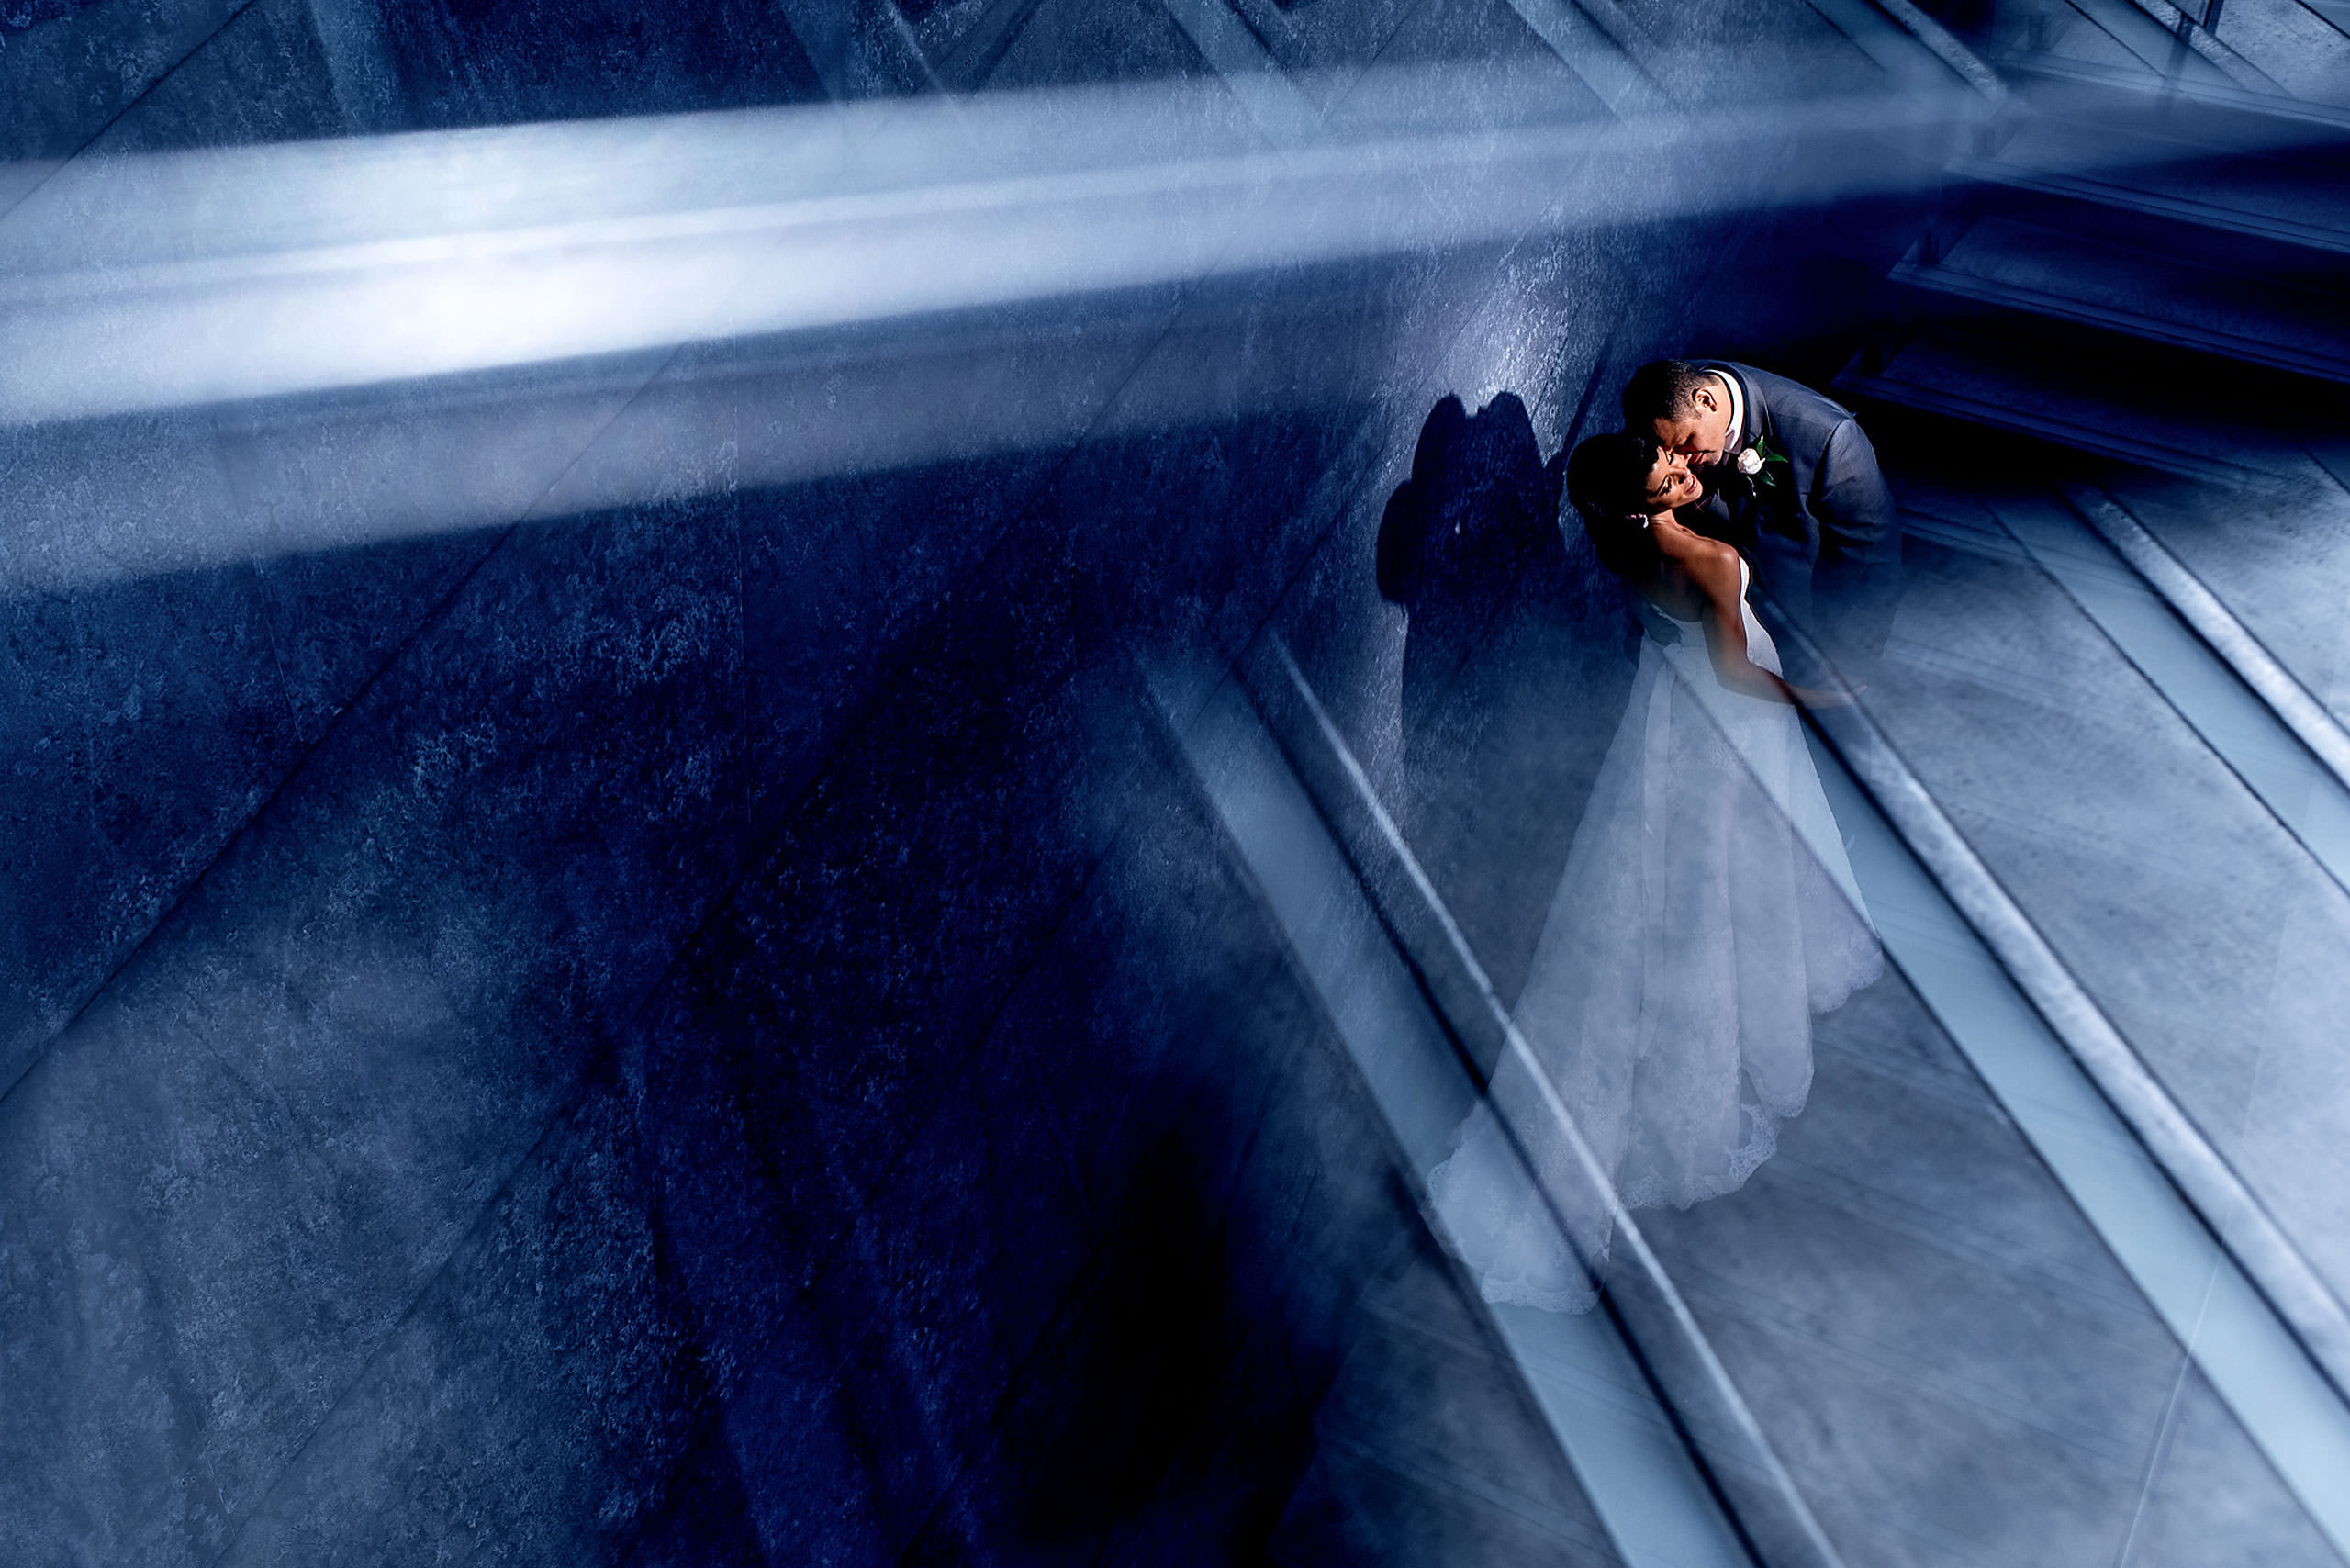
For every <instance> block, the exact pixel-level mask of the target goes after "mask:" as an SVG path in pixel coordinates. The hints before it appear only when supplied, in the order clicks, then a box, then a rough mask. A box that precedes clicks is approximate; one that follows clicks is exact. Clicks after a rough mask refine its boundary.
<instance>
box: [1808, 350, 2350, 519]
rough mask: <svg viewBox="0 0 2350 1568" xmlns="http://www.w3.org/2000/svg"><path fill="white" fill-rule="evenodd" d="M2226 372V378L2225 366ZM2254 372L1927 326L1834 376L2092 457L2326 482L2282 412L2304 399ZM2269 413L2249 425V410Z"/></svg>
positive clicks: (2246, 478)
mask: <svg viewBox="0 0 2350 1568" xmlns="http://www.w3.org/2000/svg"><path fill="white" fill-rule="evenodd" d="M2231 372H2235V374H2233V375H2232V374H2231ZM2261 374H2263V373H2258V372H2246V371H2238V370H2237V367H2233V366H2227V365H2222V364H2216V363H2214V362H2212V361H2209V360H2203V361H2198V362H2192V363H2190V364H2180V363H2179V362H2178V361H2177V360H2176V359H2167V360H2166V359H2165V358H2163V357H2162V356H2161V354H2160V353H2159V352H2154V351H2140V350H2139V349H2138V346H2137V345H2135V344H2128V343H2115V342H2112V341H2111V340H2104V341H2098V340H2095V339H2092V338H2090V337H2089V336H2088V335H2087V334H2068V333H2066V332H2065V331H2064V330H2062V329H2058V330H2053V331H2050V330H2044V329H2043V330H2041V331H2039V332H2037V333H2035V334H2034V335H2033V338H2032V340H2031V341H2029V342H2026V341H2023V340H2021V339H2020V338H2018V337H2011V336H2009V335H2008V334H2005V333H2002V332H1999V331H1997V330H1993V329H1991V328H1987V327H1977V326H1974V325H1972V324H1969V323H1954V322H1936V323H1932V324H1930V325H1928V326H1926V327H1925V328H1923V329H1921V330H1919V332H1918V333H1917V335H1916V336H1915V337H1913V338H1911V339H1910V340H1909V342H1908V343H1907V344H1906V345H1904V346H1903V347H1902V349H1901V350H1900V352H1899V353H1896V354H1895V355H1894V356H1893V357H1892V358H1891V359H1890V360H1888V361H1887V362H1886V364H1884V365H1883V366H1882V367H1881V368H1876V369H1870V368H1867V367H1866V366H1865V365H1864V364H1863V362H1861V361H1858V360H1856V361H1855V362H1854V363H1853V364H1852V366H1850V367H1848V368H1847V369H1846V370H1845V372H1844V373H1843V375H1840V376H1838V377H1837V379H1836V383H1835V385H1836V387H1837V389H1838V390H1839V391H1840V392H1841V393H1842V394H1844V395H1845V396H1847V397H1848V398H1874V399H1878V400H1881V401H1884V402H1887V403H1892V404H1896V405H1898V406H1901V407H1905V408H1911V409H1923V410H1925V411H1927V412H1929V413H1935V414H1942V415H1944V416H1947V417H1949V418H1953V419H1958V420H1966V421H1968V422H1970V423H1975V424H1981V425H1986V426H1989V427H1990V428H1992V429H1995V430H2001V431H2013V432H2015V433H2016V434H2019V435H2025V436H2030V437H2032V438H2033V439H2035V440H2039V441H2045V442H2053V443H2055V444H2057V445H2059V446H2066V447H2071V448H2074V449H2075V450H2076V451H2081V452H2088V453H2094V454H2097V455H2098V456H2100V457H2108V458H2113V459H2118V460H2119V461H2121V462H2123V463H2130V464H2136V465H2142V466H2144V467H2148V468H2154V469H2157V470H2160V471H2162V472H2165V473H2169V474H2177V475H2182V476H2186V477H2188V478H2192V479H2199V480H2203V481H2206V482H2209V483H2213V484H2219V485H2224V486H2229V487H2234V488H2239V489H2245V490H2251V491H2269V490H2276V489H2279V488H2290V487H2296V486H2301V485H2307V484H2311V483H2325V482H2328V481H2327V480H2326V477H2325V476H2324V475H2323V473H2322V470H2320V469H2319V468H2318V466H2317V465H2316V464H2315V462H2314V461H2313V460H2312V459H2311V457H2310V455H2309V454H2308V453H2307V452H2306V451H2305V450H2303V449H2302V447H2301V446H2300V444H2299V441H2300V437H2301V436H2302V435H2303V434H2304V433H2307V432H2303V431H2298V430H2296V429H2294V428H2292V426H2291V423H2290V420H2289V418H2288V416H2289V414H2290V411H2291V410H2293V409H2295V408H2296V407H2297V406H2298V405H2300V404H2304V403H2306V402H2307V394H2306V392H2305V391H2304V392H2301V393H2300V395H2299V396H2298V397H2296V395H2295V393H2294V391H2293V390H2292V389H2290V388H2279V387H2277V386H2274V385H2273V384H2271V385H2266V386H2264V385H2262V384H2261V383H2260V382H2259V381H2257V380H2255V379H2253V378H2254V377H2256V376H2258V375H2261ZM2252 409H2267V410H2272V411H2277V413H2278V414H2279V417H2278V419H2277V420H2276V421H2275V422H2271V423H2265V424H2264V423H2258V422H2255V421H2254V420H2253V419H2252V418H2251V417H2249V413H2248V410H2252Z"/></svg>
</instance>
